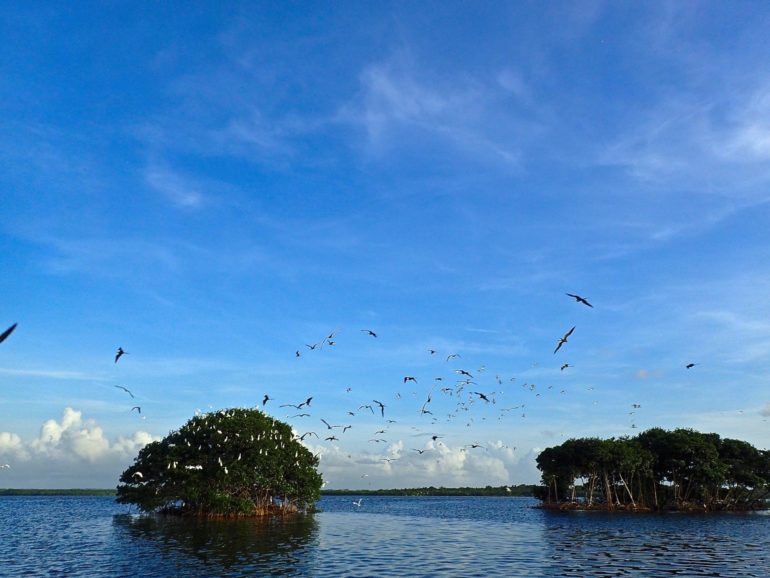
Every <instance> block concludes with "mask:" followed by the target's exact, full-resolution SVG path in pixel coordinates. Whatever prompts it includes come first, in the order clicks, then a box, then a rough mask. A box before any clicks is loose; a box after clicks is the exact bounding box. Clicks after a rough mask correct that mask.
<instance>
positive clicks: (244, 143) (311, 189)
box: [0, 2, 770, 488]
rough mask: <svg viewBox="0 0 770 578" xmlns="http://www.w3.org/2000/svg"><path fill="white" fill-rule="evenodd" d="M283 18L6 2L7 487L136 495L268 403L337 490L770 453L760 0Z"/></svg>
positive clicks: (488, 480) (0, 188) (433, 7)
mask: <svg viewBox="0 0 770 578" xmlns="http://www.w3.org/2000/svg"><path fill="white" fill-rule="evenodd" d="M273 4H275V3H244V4H242V5H231V6H228V7H227V8H226V9H223V8H221V7H220V6H219V5H217V4H215V3H197V4H195V5H193V6H192V7H191V6H189V5H173V4H170V3H165V4H160V5H158V4H152V5H149V4H147V5H136V4H135V3H112V4H111V5H110V6H108V7H104V6H103V5H95V4H91V5H89V4H86V3H78V4H77V5H75V6H63V5H60V4H58V3H51V4H49V5H45V6H40V5H38V6H35V7H27V6H22V5H18V4H17V5H16V6H14V7H13V8H11V9H8V10H6V11H4V13H3V15H2V16H0V34H1V35H2V36H1V37H2V38H3V41H2V42H3V50H2V59H1V60H0V100H1V101H2V103H3V106H2V111H3V112H2V115H0V129H1V130H0V264H1V265H2V275H1V276H0V294H2V297H3V298H2V300H0V325H2V327H0V329H4V328H5V327H7V326H10V325H11V324H12V323H14V322H18V324H19V325H18V328H17V330H16V331H15V332H14V333H13V334H12V335H11V336H10V337H9V338H8V339H7V340H6V341H5V342H4V343H3V344H2V345H0V432H2V433H0V462H2V463H4V464H5V463H7V464H9V465H10V466H11V467H10V468H5V469H3V470H1V471H0V476H2V477H1V478H0V486H8V487H78V486H98V487H110V486H113V485H115V484H116V483H117V476H118V475H119V473H120V471H122V469H123V468H125V467H126V466H127V465H128V464H129V463H131V460H132V459H133V457H134V456H135V455H136V452H137V451H138V448H139V447H141V445H142V444H144V443H147V441H149V440H151V439H157V438H159V437H162V436H163V435H165V434H166V433H168V432H169V431H170V430H172V429H175V428H178V427H180V426H181V425H182V424H183V423H184V422H185V421H186V420H187V419H188V418H189V417H191V416H192V415H193V414H194V412H195V411H196V410H200V411H209V410H211V409H219V408H223V407H231V406H249V407H252V406H255V405H260V406H261V401H262V398H263V396H264V395H265V394H268V395H269V396H270V397H271V398H273V399H272V400H271V401H269V402H268V404H267V405H266V406H265V409H266V411H268V412H270V413H271V414H272V415H274V416H275V417H278V418H281V419H287V420H288V421H290V422H291V423H292V424H293V425H294V427H295V428H296V430H297V432H298V433H299V434H301V433H304V432H307V431H316V432H317V433H318V434H319V436H321V439H316V438H313V437H312V436H311V437H308V438H306V441H307V442H309V443H308V445H309V446H311V447H312V448H313V450H314V451H317V452H318V453H319V454H320V455H321V469H322V472H323V473H324V477H325V478H326V480H327V482H328V486H327V487H348V488H367V487H370V488H377V487H405V486H414V485H437V486H438V485H446V486H458V485H486V484H491V485H500V484H507V483H522V482H534V481H536V480H537V478H538V474H537V472H536V470H535V468H534V464H533V456H534V455H536V454H537V452H538V451H539V450H540V449H542V448H544V447H548V446H549V445H554V444H557V443H561V441H563V440H564V439H566V438H568V437H572V436H585V435H596V436H602V437H609V436H622V435H634V434H635V433H636V432H637V431H639V430H642V429H646V428H649V427H653V426H662V427H666V428H673V427H692V428H695V429H698V430H700V431H714V432H718V433H720V434H721V435H723V436H727V437H736V438H740V439H745V440H747V441H750V442H751V443H754V444H755V445H757V446H758V447H761V448H766V447H767V439H768V433H770V422H769V421H768V419H770V378H768V377H767V376H768V375H770V371H769V370H770V321H769V320H770V300H768V289H767V288H768V286H770V206H769V205H768V201H770V192H768V191H770V187H769V186H768V185H770V81H768V79H770V65H768V63H770V45H768V43H767V34H766V31H767V28H768V24H770V22H769V20H770V10H768V8H767V6H766V5H764V4H763V3H758V2H757V3H753V2H743V3H729V4H726V3H710V2H697V3H685V2H672V3H665V2H657V3H644V4H639V3H630V2H626V3H618V2H613V3H603V2H581V3H571V2H565V3H556V2H553V3H539V2H532V3H517V4H515V5H511V4H510V3H483V4H480V5H478V6H474V5H469V4H468V3H459V2H436V3H431V2H421V3H413V2H403V3H382V2H376V3H363V2H361V3H359V2H351V3H342V4H339V5H335V6H330V5H328V4H327V3H319V4H317V5H316V4H312V3H282V4H283V5H282V6H280V7H276V6H274V5H273ZM565 293H575V294H579V295H583V296H585V297H587V298H588V299H589V301H590V302H591V303H592V304H593V305H594V308H593V309H589V308H588V307H585V306H584V305H581V304H580V303H577V302H575V301H574V300H572V299H570V298H569V297H567V296H566V295H565ZM572 326H576V329H575V332H574V334H573V335H572V336H571V337H570V339H569V341H568V343H567V344H565V345H564V347H563V348H562V349H561V350H560V351H559V352H558V353H557V354H554V353H553V350H554V347H555V346H556V343H557V341H558V339H559V337H561V336H562V335H563V334H564V333H565V332H566V331H567V330H568V329H569V328H570V327H572ZM361 329H372V330H374V331H375V332H376V333H377V335H378V337H377V338H373V337H371V336H369V335H367V334H366V333H364V332H362V331H361ZM332 332H335V337H334V338H333V341H334V342H335V345H333V346H330V345H328V344H326V345H325V346H324V347H322V348H317V349H316V350H314V351H311V350H309V349H308V348H307V347H306V344H313V343H317V342H320V341H322V340H323V338H324V337H326V336H327V335H329V334H330V333H332ZM118 346H121V347H123V348H124V349H125V350H126V351H127V352H128V355H126V356H125V357H123V358H122V359H121V360H120V361H119V362H118V363H114V361H113V359H114V354H115V350H116V349H117V347H118ZM429 349H434V350H436V352H437V353H435V354H433V355H431V354H430V353H429ZM297 350H299V351H300V353H301V357H299V358H297V357H296V356H295V351H297ZM452 353H457V354H459V355H460V357H459V358H453V359H451V360H449V361H447V360H446V357H447V356H448V355H449V354H452ZM564 363H569V364H570V365H571V366H572V367H568V368H567V369H565V370H563V371H562V370H560V367H561V365H562V364H564ZM687 363H696V364H697V365H696V366H695V367H693V368H691V369H689V370H688V369H686V368H685V365H686V364H687ZM459 369H463V370H465V371H468V372H469V373H471V374H472V375H473V381H474V383H473V384H467V385H465V387H464V388H463V389H462V391H460V392H459V393H458V391H457V388H458V383H457V382H458V379H459V378H460V377H461V376H460V375H459V374H458V373H457V372H456V371H455V370H459ZM405 376H414V377H416V378H417V383H416V384H415V383H412V382H409V383H404V382H403V378H404V377H405ZM438 377H440V378H441V380H436V378H438ZM116 385H122V386H124V387H127V388H129V389H130V390H131V391H132V392H133V394H134V395H135V399H131V398H130V397H129V395H128V394H127V393H125V392H124V391H122V390H120V389H118V388H116V387H115V386H116ZM459 385H462V384H459ZM348 388H350V391H347V390H348ZM442 388H449V389H448V390H447V391H444V392H442V391H441V389H442ZM474 391H477V392H481V393H484V394H485V395H487V396H488V397H489V398H490V399H494V403H488V404H487V403H485V402H484V400H483V399H481V398H480V396H478V395H477V394H473V393H471V392H474ZM493 392H494V394H493ZM429 395H430V396H431V402H430V404H429V406H427V407H428V408H429V409H430V410H431V411H433V415H430V414H421V413H420V408H421V407H422V406H423V404H424V403H425V401H426V400H427V398H428V396H429ZM309 396H313V401H312V404H311V411H309V413H310V414H311V415H310V416H308V417H301V418H300V417H298V418H291V419H288V416H290V415H293V414H295V413H301V412H290V411H288V410H291V409H292V408H280V407H279V406H280V405H281V404H299V403H300V402H301V401H303V400H305V399H306V398H307V397H309ZM373 399H377V400H380V401H382V402H383V403H385V404H386V410H385V418H382V416H380V415H374V414H373V413H372V412H370V411H369V410H368V409H366V408H363V409H359V407H360V406H362V405H367V404H372V400H373ZM522 404H523V407H521V406H522ZM634 404H637V405H640V406H641V407H639V408H634V407H633V405H634ZM134 405H139V406H141V408H142V414H141V415H138V414H137V412H136V411H131V409H130V408H131V407H132V406H134ZM375 408H376V406H375ZM511 408H515V409H511ZM348 411H352V412H353V413H354V414H355V415H353V416H351V415H349V414H348V413H347V412H348ZM632 411H635V413H633V414H632V413H629V412H632ZM320 418H324V419H326V420H327V421H328V422H329V423H331V424H333V425H351V426H352V428H351V429H349V430H348V431H346V432H345V434H344V435H341V434H340V430H339V429H335V430H334V431H333V433H334V435H336V436H337V437H339V438H340V440H339V441H336V440H332V441H325V440H323V437H326V436H325V435H323V434H327V435H328V431H329V430H326V426H324V425H323V424H322V423H321V422H320ZM387 419H392V420H394V421H395V423H388V422H387V421H386V420H387ZM434 420H435V421H434ZM633 426H636V427H633ZM381 429H385V430H386V432H385V433H384V434H375V433H374V432H376V431H378V430H381ZM433 435H439V436H442V437H440V438H438V439H437V440H435V441H434V440H432V436H433ZM371 439H385V440H387V441H386V442H371V441H369V440H371ZM471 444H480V445H481V446H482V447H479V448H470V447H467V446H469V445H471ZM423 449H426V450H427V451H426V452H424V453H422V454H420V453H418V452H417V451H414V450H423ZM383 458H394V460H393V461H390V462H387V461H383Z"/></svg>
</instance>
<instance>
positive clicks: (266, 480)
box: [117, 408, 322, 517]
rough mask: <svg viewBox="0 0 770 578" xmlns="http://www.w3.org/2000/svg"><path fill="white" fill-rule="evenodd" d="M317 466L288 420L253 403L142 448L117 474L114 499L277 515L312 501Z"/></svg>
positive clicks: (189, 511)
mask: <svg viewBox="0 0 770 578" xmlns="http://www.w3.org/2000/svg"><path fill="white" fill-rule="evenodd" d="M317 467H318V457H317V456H315V455H313V454H312V453H311V452H310V450H308V449H307V448H306V447H304V446H303V445H302V444H301V443H299V441H298V440H297V438H296V437H295V435H294V434H293V432H292V430H291V426H289V425H288V424H286V423H283V422H281V421H278V420H276V419H274V418H272V417H270V416H269V415H267V414H265V413H263V412H262V411H260V410H259V409H242V408H235V409H225V410H221V411H218V412H212V413H207V414H201V415H197V416H195V417H193V418H192V419H190V420H189V421H188V422H187V423H186V424H185V425H184V426H182V427H181V428H180V429H179V430H177V431H173V432H171V433H170V434H169V435H167V436H166V437H165V438H163V439H162V440H161V441H156V442H152V443H150V444H148V445H146V446H145V447H144V448H142V450H140V452H139V455H138V456H137V458H136V459H135V461H134V464H133V465H131V466H130V467H129V468H128V469H126V470H125V471H124V472H123V474H122V475H121V476H120V482H121V484H120V485H119V486H118V488H117V501H118V502H119V503H125V504H135V505H137V506H138V507H139V509H140V510H142V511H144V512H156V513H167V514H180V515H195V516H206V517H236V516H237V517H243V516H265V515H285V514H290V513H296V512H301V511H307V510H309V509H312V508H313V506H314V504H315V502H316V501H317V500H318V498H319V497H320V491H321V485H322V479H321V475H320V474H319V473H318V471H317V470H316V468H317Z"/></svg>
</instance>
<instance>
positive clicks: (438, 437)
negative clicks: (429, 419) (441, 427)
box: [430, 435, 444, 442]
mask: <svg viewBox="0 0 770 578" xmlns="http://www.w3.org/2000/svg"><path fill="white" fill-rule="evenodd" d="M442 437H444V436H438V435H437V436H430V439H432V440H433V441H434V442H435V441H436V440H437V439H440V438H442Z"/></svg>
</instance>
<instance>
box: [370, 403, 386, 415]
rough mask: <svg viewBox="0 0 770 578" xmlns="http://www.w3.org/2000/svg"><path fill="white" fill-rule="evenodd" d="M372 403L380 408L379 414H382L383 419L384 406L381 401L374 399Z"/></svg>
mask: <svg viewBox="0 0 770 578" xmlns="http://www.w3.org/2000/svg"><path fill="white" fill-rule="evenodd" d="M372 401H373V402H374V403H376V404H377V405H379V406H380V413H381V414H382V417H385V404H384V403H382V402H381V401H377V400H376V399H373V400H372Z"/></svg>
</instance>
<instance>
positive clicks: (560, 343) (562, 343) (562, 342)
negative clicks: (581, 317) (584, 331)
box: [553, 326, 575, 353]
mask: <svg viewBox="0 0 770 578" xmlns="http://www.w3.org/2000/svg"><path fill="white" fill-rule="evenodd" d="M573 331H575V326H573V327H572V329H570V330H569V331H567V333H565V334H564V336H563V337H562V338H561V339H559V343H557V344H556V349H554V350H553V352H554V353H556V352H557V351H559V350H560V349H561V346H562V345H564V344H565V343H567V339H569V336H570V335H572V332H573Z"/></svg>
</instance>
